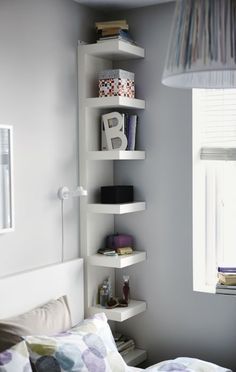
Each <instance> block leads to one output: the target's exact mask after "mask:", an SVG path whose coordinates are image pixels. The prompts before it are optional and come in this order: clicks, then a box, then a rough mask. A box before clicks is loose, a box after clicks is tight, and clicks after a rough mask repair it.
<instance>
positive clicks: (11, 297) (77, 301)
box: [0, 258, 84, 325]
mask: <svg viewBox="0 0 236 372" xmlns="http://www.w3.org/2000/svg"><path fill="white" fill-rule="evenodd" d="M64 294H66V295H67V298H68V302H69V306H70V309H71V316H72V323H73V325H75V324H76V323H78V322H79V321H81V320H82V319H83V318H84V279H83V259H81V258H80V259H76V260H73V261H68V262H64V263H59V264H56V265H51V266H47V267H43V268H40V269H36V270H32V271H27V272H24V273H21V274H17V275H11V276H8V277H4V278H0V319H3V318H8V317H11V316H15V315H19V314H21V313H24V312H26V311H28V310H31V309H33V308H34V307H37V306H39V305H42V304H44V303H46V302H47V301H49V300H51V299H53V298H54V299H56V298H58V297H60V296H62V295H64Z"/></svg>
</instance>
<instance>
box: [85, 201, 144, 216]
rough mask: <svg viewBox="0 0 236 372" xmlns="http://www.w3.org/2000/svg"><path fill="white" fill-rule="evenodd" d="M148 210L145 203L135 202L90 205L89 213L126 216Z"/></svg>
mask: <svg viewBox="0 0 236 372" xmlns="http://www.w3.org/2000/svg"><path fill="white" fill-rule="evenodd" d="M145 209H146V203H145V202H134V203H124V204H99V203H97V204H88V212H91V213H104V214H125V213H134V212H141V211H144V210H145Z"/></svg>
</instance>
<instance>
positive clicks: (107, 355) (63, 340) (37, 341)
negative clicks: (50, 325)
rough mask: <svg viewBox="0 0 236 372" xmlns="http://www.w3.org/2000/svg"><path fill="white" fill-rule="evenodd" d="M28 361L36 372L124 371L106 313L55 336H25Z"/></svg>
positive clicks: (125, 367) (123, 363) (123, 364)
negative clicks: (51, 370)
mask: <svg viewBox="0 0 236 372" xmlns="http://www.w3.org/2000/svg"><path fill="white" fill-rule="evenodd" d="M25 340H26V343H27V347H28V350H29V353H30V358H31V361H33V363H34V364H35V367H36V369H37V371H40V372H48V367H46V368H45V367H44V366H48V365H50V364H52V365H53V366H54V368H55V370H56V371H61V372H64V371H70V372H78V371H81V372H126V371H128V367H127V365H126V364H125V362H124V360H123V358H122V357H121V355H120V354H119V353H118V351H117V348H116V345H115V342H114V339H113V336H112V333H111V330H110V327H109V325H108V323H107V318H106V316H105V314H97V315H95V316H94V317H93V318H91V319H86V320H84V321H83V322H81V323H80V324H78V325H77V326H76V327H74V328H72V329H70V330H69V331H67V332H63V333H61V334H58V335H56V336H54V337H48V336H27V337H25Z"/></svg>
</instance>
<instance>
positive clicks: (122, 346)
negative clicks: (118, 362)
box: [117, 339, 135, 353]
mask: <svg viewBox="0 0 236 372" xmlns="http://www.w3.org/2000/svg"><path fill="white" fill-rule="evenodd" d="M118 342H119V341H118ZM131 346H135V344H134V340H132V339H130V340H128V341H126V342H125V341H124V342H123V343H121V344H120V345H118V346H117V350H118V351H119V353H121V352H122V351H124V350H127V349H128V348H130V347H131Z"/></svg>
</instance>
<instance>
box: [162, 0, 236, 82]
mask: <svg viewBox="0 0 236 372" xmlns="http://www.w3.org/2000/svg"><path fill="white" fill-rule="evenodd" d="M162 83H163V84H164V85H167V86H170V87H176V88H236V0H177V1H176V8H175V13H174V19H173V25H172V34H171V38H170V43H169V49H168V53H167V59H166V65H165V69H164V73H163V78H162Z"/></svg>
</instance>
